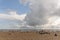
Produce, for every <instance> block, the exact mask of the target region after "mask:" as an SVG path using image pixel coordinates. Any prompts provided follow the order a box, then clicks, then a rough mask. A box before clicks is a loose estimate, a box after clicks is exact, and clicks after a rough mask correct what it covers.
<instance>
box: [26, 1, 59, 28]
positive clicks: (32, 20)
mask: <svg viewBox="0 0 60 40" xmlns="http://www.w3.org/2000/svg"><path fill="white" fill-rule="evenodd" d="M30 2H31V4H30V5H29V8H30V9H31V12H30V13H28V14H27V16H26V18H25V21H26V23H27V24H28V25H30V26H34V27H35V26H37V25H39V26H40V25H44V24H47V23H48V17H51V16H53V14H54V15H56V14H55V12H56V10H58V8H59V5H58V3H59V0H37V1H36V0H30ZM56 13H58V14H59V12H58V11H57V12H56ZM58 14H57V15H56V16H58Z"/></svg>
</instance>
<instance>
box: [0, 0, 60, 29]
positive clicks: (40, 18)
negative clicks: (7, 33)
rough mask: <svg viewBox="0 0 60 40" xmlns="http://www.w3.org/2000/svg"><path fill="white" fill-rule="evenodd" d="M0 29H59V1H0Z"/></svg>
mask: <svg viewBox="0 0 60 40" xmlns="http://www.w3.org/2000/svg"><path fill="white" fill-rule="evenodd" d="M0 29H60V0H37V1H36V0H0Z"/></svg>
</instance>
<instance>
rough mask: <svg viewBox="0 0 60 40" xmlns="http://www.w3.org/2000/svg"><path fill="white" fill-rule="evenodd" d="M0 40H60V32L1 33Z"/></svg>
mask: <svg viewBox="0 0 60 40" xmlns="http://www.w3.org/2000/svg"><path fill="white" fill-rule="evenodd" d="M0 40H60V32H42V31H40V32H37V31H36V32H34V31H30V32H28V31H27V32H20V31H9V32H2V31H1V32H0Z"/></svg>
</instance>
